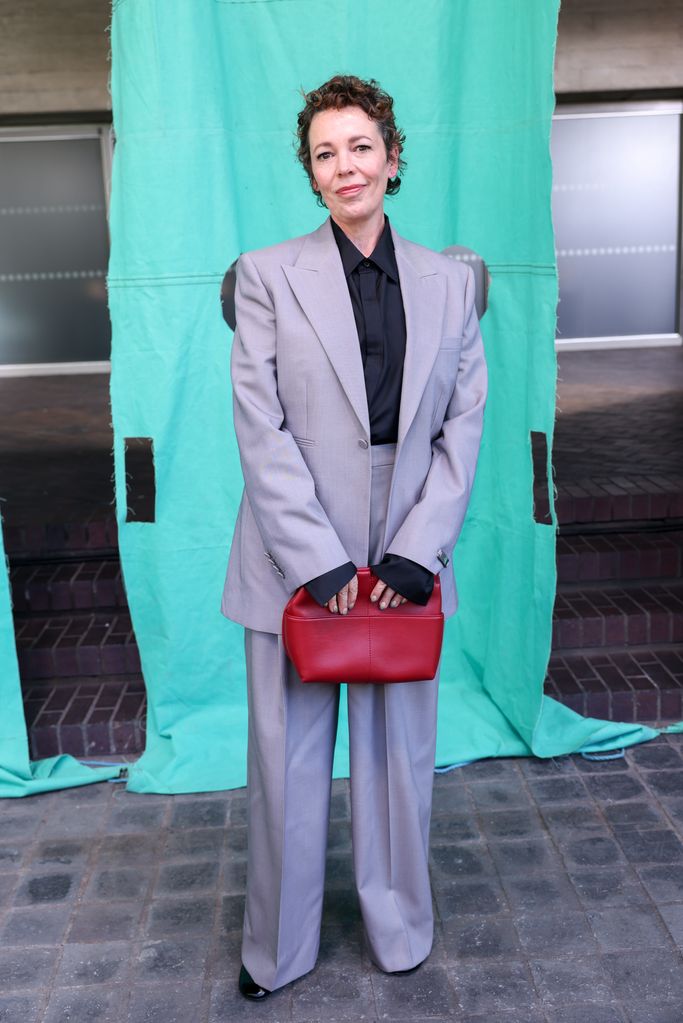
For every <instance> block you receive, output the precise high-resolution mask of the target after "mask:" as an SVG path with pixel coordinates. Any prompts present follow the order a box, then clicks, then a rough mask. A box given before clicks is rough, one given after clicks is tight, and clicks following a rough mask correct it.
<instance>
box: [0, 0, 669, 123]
mask: <svg viewBox="0 0 683 1023" xmlns="http://www.w3.org/2000/svg"><path fill="white" fill-rule="evenodd" d="M197 2H199V0H197ZM452 2H455V0H452ZM465 2H467V3H476V2H477V0H465ZM499 2H501V3H504V2H506V0H499ZM516 2H518V3H526V2H527V0H516ZM540 2H543V0H540ZM109 17H110V0H0V115H15V116H16V115H21V114H49V113H68V112H84V111H107V110H111V97H110V95H109V91H108V87H107V79H108V75H109V56H108V54H109V35H108V31H107V29H108V24H109ZM682 54H683V0H564V2H563V3H562V6H561V8H560V25H559V32H558V44H557V59H556V88H557V91H558V93H560V94H561V93H566V92H570V93H575V92H590V91H598V92H601V91H606V90H614V89H617V90H619V89H621V90H634V89H656V88H672V87H673V88H683V56H682Z"/></svg>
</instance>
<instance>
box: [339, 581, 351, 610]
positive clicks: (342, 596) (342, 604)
mask: <svg viewBox="0 0 683 1023" xmlns="http://www.w3.org/2000/svg"><path fill="white" fill-rule="evenodd" d="M337 605H338V607H339V614H340V615H345V614H346V612H347V610H348V607H349V584H348V583H346V585H345V586H342V588H341V589H340V591H339V593H338V594H337Z"/></svg>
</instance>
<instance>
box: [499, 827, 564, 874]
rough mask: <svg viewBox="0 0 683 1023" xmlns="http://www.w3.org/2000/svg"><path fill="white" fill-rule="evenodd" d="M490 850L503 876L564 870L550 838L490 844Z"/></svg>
mask: <svg viewBox="0 0 683 1023" xmlns="http://www.w3.org/2000/svg"><path fill="white" fill-rule="evenodd" d="M489 850H490V852H491V856H492V858H493V861H494V863H495V865H496V868H497V870H498V871H499V872H500V874H501V876H514V875H518V874H522V875H528V874H529V873H530V872H532V871H534V872H535V871H553V872H557V871H559V870H561V869H562V861H561V859H560V857H559V855H558V853H557V851H556V849H555V847H554V846H553V844H552V842H551V841H550V839H549V838H545V837H542V838H524V839H520V840H519V841H514V842H490V843H489Z"/></svg>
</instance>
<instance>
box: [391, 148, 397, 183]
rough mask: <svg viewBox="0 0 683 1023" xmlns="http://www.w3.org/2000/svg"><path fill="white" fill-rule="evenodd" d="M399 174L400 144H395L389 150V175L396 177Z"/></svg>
mask: <svg viewBox="0 0 683 1023" xmlns="http://www.w3.org/2000/svg"><path fill="white" fill-rule="evenodd" d="M397 174H398V146H396V145H393V146H392V147H391V149H390V150H389V177H390V178H395V177H396V175H397Z"/></svg>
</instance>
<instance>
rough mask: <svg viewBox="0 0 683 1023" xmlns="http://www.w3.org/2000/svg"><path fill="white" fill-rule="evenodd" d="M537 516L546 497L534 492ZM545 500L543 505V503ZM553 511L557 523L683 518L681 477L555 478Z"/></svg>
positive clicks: (542, 511)
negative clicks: (555, 488)
mask: <svg viewBox="0 0 683 1023" xmlns="http://www.w3.org/2000/svg"><path fill="white" fill-rule="evenodd" d="M535 503H536V510H537V517H538V519H539V521H541V520H542V515H543V514H544V513H545V511H546V510H547V504H548V502H547V498H546V499H545V502H544V499H543V495H542V494H540V493H537V494H536V495H535ZM544 503H545V507H544ZM555 511H556V514H557V521H558V522H559V524H560V526H562V525H565V526H567V525H571V524H583V523H596V522H624V523H627V522H664V521H666V520H668V519H674V520H675V519H683V478H681V477H680V476H657V475H655V474H653V475H651V476H643V475H628V476H615V477H603V476H600V477H592V478H590V479H582V480H578V481H577V482H575V483H563V482H562V481H561V480H558V481H557V498H556V500H555Z"/></svg>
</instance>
